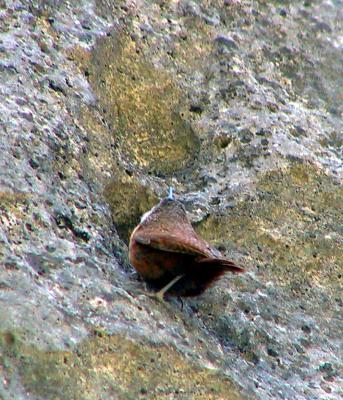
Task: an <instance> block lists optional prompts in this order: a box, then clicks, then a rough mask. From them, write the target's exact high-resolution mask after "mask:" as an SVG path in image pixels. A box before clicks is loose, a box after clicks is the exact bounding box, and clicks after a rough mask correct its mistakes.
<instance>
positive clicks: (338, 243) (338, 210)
mask: <svg viewBox="0 0 343 400" xmlns="http://www.w3.org/2000/svg"><path fill="white" fill-rule="evenodd" d="M256 194H257V195H256V196H255V197H254V198H252V199H250V200H249V201H245V202H242V203H240V204H239V205H238V206H237V207H236V208H234V209H233V210H232V211H230V215H227V216H211V217H209V218H208V219H207V220H206V221H204V222H203V223H202V224H200V226H198V228H197V229H198V231H199V232H200V234H202V235H203V236H204V237H206V238H207V239H209V240H210V241H212V242H213V243H214V244H217V245H220V246H222V247H227V245H228V243H230V245H229V246H230V247H235V248H237V249H238V251H240V252H241V253H244V254H249V256H247V257H246V262H247V263H248V264H249V265H250V268H251V269H252V270H255V271H256V268H257V271H258V272H259V274H260V275H261V280H263V279H264V280H265V281H270V280H273V281H274V282H275V283H276V284H281V285H285V286H288V287H289V288H290V289H291V290H294V291H300V292H301V293H306V292H310V291H311V288H312V287H319V288H320V287H321V288H325V290H328V291H329V290H332V291H334V292H335V291H337V292H338V291H340V290H342V286H343V278H342V265H343V202H342V198H343V187H342V186H341V185H337V183H336V182H335V181H334V179H332V178H331V177H329V176H327V175H326V174H325V173H324V172H323V171H319V170H317V169H316V168H315V167H314V166H313V165H311V164H306V163H305V164H294V165H293V166H291V167H290V168H288V169H286V170H283V171H278V172H270V173H268V174H266V175H265V176H264V177H263V178H262V179H261V180H260V182H259V183H258V184H257V188H256Z"/></svg>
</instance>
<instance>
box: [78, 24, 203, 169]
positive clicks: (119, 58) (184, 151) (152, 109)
mask: <svg viewBox="0 0 343 400" xmlns="http://www.w3.org/2000/svg"><path fill="white" fill-rule="evenodd" d="M75 55H76V52H75V54H74V56H75ZM76 57H77V55H76ZM79 62H80V63H81V64H82V68H83V69H85V70H87V76H88V80H89V81H90V83H91V85H92V88H93V90H94V92H95V93H96V95H97V97H98V101H99V105H100V110H101V113H102V115H103V118H104V119H105V120H106V125H107V128H108V130H109V132H110V134H111V135H113V138H114V141H115V147H117V148H118V149H120V157H124V158H125V159H126V161H127V162H131V163H132V164H133V165H135V166H136V167H138V168H141V169H142V170H143V171H146V172H151V173H156V174H160V175H170V174H173V173H175V172H177V171H181V170H183V169H185V168H187V167H190V166H192V165H193V163H194V160H195V158H196V155H197V153H198V150H199V147H200V142H199V139H198V137H197V135H196V134H195V133H194V132H193V130H192V128H191V125H190V124H189V122H187V120H186V118H184V117H183V115H184V111H185V110H187V101H186V96H185V95H184V93H182V90H181V89H180V88H179V87H178V85H177V83H176V82H175V81H174V78H172V76H171V75H169V74H168V73H167V72H165V70H163V69H162V68H157V67H155V66H154V65H153V64H152V63H151V62H150V61H149V60H148V57H147V56H145V55H144V46H143V45H142V44H141V43H139V42H138V41H137V40H134V39H132V37H131V36H129V35H128V34H127V33H126V32H125V31H124V30H123V31H121V32H118V33H116V34H114V35H113V37H112V36H106V37H104V38H102V39H100V40H99V41H98V43H97V45H96V47H95V49H94V51H93V52H92V54H91V56H90V57H89V58H87V57H85V56H83V57H82V59H79Z"/></svg>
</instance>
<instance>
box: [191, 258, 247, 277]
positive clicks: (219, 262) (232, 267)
mask: <svg viewBox="0 0 343 400" xmlns="http://www.w3.org/2000/svg"><path fill="white" fill-rule="evenodd" d="M198 262H199V264H202V263H205V264H213V265H216V267H222V268H223V272H226V271H230V272H233V273H236V274H239V273H242V272H245V270H244V268H242V267H239V266H238V265H236V264H235V263H234V262H233V261H230V260H226V259H225V258H211V257H206V258H202V259H201V260H199V261H198Z"/></svg>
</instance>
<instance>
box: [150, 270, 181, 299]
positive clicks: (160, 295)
mask: <svg viewBox="0 0 343 400" xmlns="http://www.w3.org/2000/svg"><path fill="white" fill-rule="evenodd" d="M184 276H185V275H177V276H176V277H175V278H174V279H172V280H171V281H170V282H169V283H168V284H167V285H166V286H164V287H163V288H162V289H160V290H159V291H158V292H156V293H153V294H151V296H150V297H154V298H155V299H157V300H160V301H163V300H164V298H163V297H164V294H165V293H166V292H167V291H168V290H169V289H170V288H171V287H172V286H173V285H174V284H175V283H176V282H177V281H178V280H180V279H181V278H183V277H184Z"/></svg>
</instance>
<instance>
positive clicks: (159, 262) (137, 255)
mask: <svg viewBox="0 0 343 400" xmlns="http://www.w3.org/2000/svg"><path fill="white" fill-rule="evenodd" d="M129 259H130V262H131V264H132V265H133V266H134V267H135V269H136V270H137V271H138V273H139V274H140V275H141V276H142V278H143V279H144V280H145V281H146V282H147V283H148V285H149V286H150V287H151V288H153V289H155V290H158V292H157V293H156V294H155V296H154V297H157V298H159V299H160V300H163V296H164V294H165V293H166V292H168V294H170V295H173V296H185V297H190V296H197V295H200V294H201V293H203V292H204V291H205V290H206V289H207V288H208V287H209V286H211V285H212V284H213V283H214V282H215V281H217V280H218V279H219V278H220V277H221V276H222V275H223V274H225V273H226V272H228V271H230V272H233V273H240V272H244V269H243V268H241V267H238V266H237V265H236V264H235V263H234V262H233V261H230V260H227V259H226V258H224V257H223V255H222V254H221V253H220V252H219V251H218V250H217V249H215V248H214V247H212V246H211V245H210V244H208V243H207V242H206V241H205V240H203V239H201V238H200V237H199V236H198V235H197V233H196V232H195V231H194V229H193V227H192V225H191V224H190V222H189V220H188V218H187V214H186V210H185V208H184V206H183V204H182V203H181V202H180V201H178V200H176V199H175V197H174V195H173V190H172V188H170V189H169V195H168V197H166V198H164V199H163V200H161V201H160V203H159V204H157V205H156V206H155V207H153V208H152V209H151V210H150V211H148V212H147V213H145V214H144V215H143V216H142V219H141V222H140V223H139V225H138V226H137V227H136V228H135V229H134V231H133V232H132V234H131V238H130V244H129Z"/></svg>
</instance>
